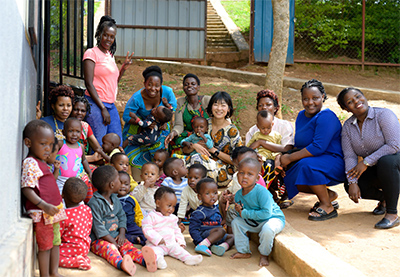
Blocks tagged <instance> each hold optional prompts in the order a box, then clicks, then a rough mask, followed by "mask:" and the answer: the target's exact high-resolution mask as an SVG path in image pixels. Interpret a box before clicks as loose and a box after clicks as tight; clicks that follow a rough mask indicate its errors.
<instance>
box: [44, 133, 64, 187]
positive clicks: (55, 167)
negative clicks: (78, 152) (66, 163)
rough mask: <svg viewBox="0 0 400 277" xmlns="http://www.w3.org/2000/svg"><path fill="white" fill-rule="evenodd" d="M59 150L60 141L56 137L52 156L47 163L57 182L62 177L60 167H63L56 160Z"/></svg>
mask: <svg viewBox="0 0 400 277" xmlns="http://www.w3.org/2000/svg"><path fill="white" fill-rule="evenodd" d="M58 150H60V147H59V146H58V139H57V138H56V137H54V144H53V149H52V150H51V154H50V156H49V157H48V158H47V159H46V163H47V166H48V167H49V169H50V171H51V172H52V173H53V176H54V178H55V179H56V180H57V178H58V176H59V175H60V165H61V163H60V161H57V160H56V158H57V155H58Z"/></svg>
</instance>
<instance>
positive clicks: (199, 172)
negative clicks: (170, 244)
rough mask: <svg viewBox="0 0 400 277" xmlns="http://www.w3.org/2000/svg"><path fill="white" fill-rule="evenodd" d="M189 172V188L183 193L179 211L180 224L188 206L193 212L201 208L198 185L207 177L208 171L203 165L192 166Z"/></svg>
mask: <svg viewBox="0 0 400 277" xmlns="http://www.w3.org/2000/svg"><path fill="white" fill-rule="evenodd" d="M188 172H189V173H188V186H186V187H185V188H184V189H183V191H182V195H181V203H180V204H179V209H178V218H179V223H181V221H182V220H183V219H184V218H185V215H186V213H187V206H188V204H189V207H190V209H192V210H193V211H194V210H196V209H197V207H198V206H200V204H201V201H200V199H199V197H198V196H197V190H196V185H197V182H199V181H200V180H201V179H203V178H206V177H207V169H206V168H205V167H204V165H201V164H193V165H191V166H190V167H189V171H188Z"/></svg>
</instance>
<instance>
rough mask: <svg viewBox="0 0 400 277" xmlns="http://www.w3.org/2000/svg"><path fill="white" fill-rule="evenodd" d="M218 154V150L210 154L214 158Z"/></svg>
mask: <svg viewBox="0 0 400 277" xmlns="http://www.w3.org/2000/svg"><path fill="white" fill-rule="evenodd" d="M218 155H219V150H216V151H215V152H214V153H212V156H213V157H214V158H217V157H218Z"/></svg>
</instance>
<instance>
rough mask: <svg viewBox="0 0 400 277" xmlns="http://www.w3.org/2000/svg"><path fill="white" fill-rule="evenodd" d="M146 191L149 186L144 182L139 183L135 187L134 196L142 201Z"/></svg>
mask: <svg viewBox="0 0 400 277" xmlns="http://www.w3.org/2000/svg"><path fill="white" fill-rule="evenodd" d="M146 192H147V188H146V187H145V186H144V185H143V184H139V185H137V187H136V188H134V189H133V192H132V196H133V197H135V199H136V200H137V201H139V202H142V200H143V197H144V195H145V193H146Z"/></svg>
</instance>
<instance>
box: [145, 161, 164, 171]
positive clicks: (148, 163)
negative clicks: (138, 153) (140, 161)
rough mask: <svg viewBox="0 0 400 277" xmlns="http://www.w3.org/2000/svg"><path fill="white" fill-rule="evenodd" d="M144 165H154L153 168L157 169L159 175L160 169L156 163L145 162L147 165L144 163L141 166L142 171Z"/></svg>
mask: <svg viewBox="0 0 400 277" xmlns="http://www.w3.org/2000/svg"><path fill="white" fill-rule="evenodd" d="M146 165H154V166H155V167H156V168H157V170H158V173H160V168H159V167H158V165H157V164H156V163H154V162H147V163H145V164H144V165H142V170H143V167H145V166H146Z"/></svg>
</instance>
